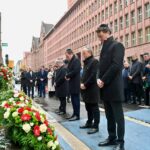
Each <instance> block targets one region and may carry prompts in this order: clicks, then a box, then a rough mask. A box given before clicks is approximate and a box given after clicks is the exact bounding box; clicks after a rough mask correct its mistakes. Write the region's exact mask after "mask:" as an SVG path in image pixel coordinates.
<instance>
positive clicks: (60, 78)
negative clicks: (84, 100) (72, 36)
mask: <svg viewBox="0 0 150 150" xmlns="http://www.w3.org/2000/svg"><path fill="white" fill-rule="evenodd" d="M56 63H57V65H58V69H57V70H56V77H55V90H56V96H57V97H58V98H59V100H60V107H59V112H58V114H59V115H64V114H66V96H67V94H68V88H67V80H66V79H65V75H66V71H67V70H66V68H65V66H64V63H63V60H57V62H56Z"/></svg>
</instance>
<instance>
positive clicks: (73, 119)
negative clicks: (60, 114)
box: [69, 116, 80, 121]
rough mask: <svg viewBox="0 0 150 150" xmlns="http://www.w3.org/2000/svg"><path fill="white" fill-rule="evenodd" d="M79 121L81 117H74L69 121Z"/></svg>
mask: <svg viewBox="0 0 150 150" xmlns="http://www.w3.org/2000/svg"><path fill="white" fill-rule="evenodd" d="M77 120H80V117H77V116H73V117H71V118H70V119H69V121H77Z"/></svg>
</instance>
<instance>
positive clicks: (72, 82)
mask: <svg viewBox="0 0 150 150" xmlns="http://www.w3.org/2000/svg"><path fill="white" fill-rule="evenodd" d="M65 55H66V59H67V60H68V61H69V64H68V69H67V74H66V77H65V78H66V80H68V81H69V92H70V95H71V101H72V106H73V115H72V116H71V117H70V118H68V119H69V121H75V120H79V119H80V69H81V64H80V60H79V59H78V58H77V57H76V56H75V55H74V54H73V51H72V50H71V49H67V50H66V53H65Z"/></svg>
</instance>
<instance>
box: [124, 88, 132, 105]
mask: <svg viewBox="0 0 150 150" xmlns="http://www.w3.org/2000/svg"><path fill="white" fill-rule="evenodd" d="M124 96H125V102H126V103H127V102H130V101H131V92H130V89H129V88H124Z"/></svg>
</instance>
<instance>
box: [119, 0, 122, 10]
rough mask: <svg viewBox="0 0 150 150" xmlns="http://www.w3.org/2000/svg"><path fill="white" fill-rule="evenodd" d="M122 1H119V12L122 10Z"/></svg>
mask: <svg viewBox="0 0 150 150" xmlns="http://www.w3.org/2000/svg"><path fill="white" fill-rule="evenodd" d="M122 1H123V0H119V10H122V8H123V2H122Z"/></svg>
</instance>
